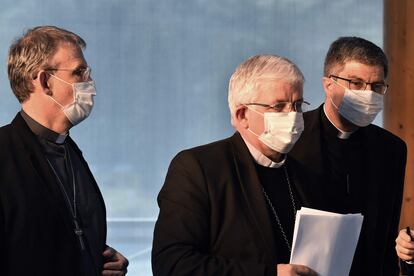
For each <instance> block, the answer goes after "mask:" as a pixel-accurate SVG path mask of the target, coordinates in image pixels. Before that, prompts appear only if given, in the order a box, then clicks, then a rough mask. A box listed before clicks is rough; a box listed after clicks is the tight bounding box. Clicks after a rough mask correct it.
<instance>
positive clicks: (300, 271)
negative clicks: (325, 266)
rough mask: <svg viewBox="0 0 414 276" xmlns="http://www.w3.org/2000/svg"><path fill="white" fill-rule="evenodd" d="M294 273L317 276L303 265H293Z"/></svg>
mask: <svg viewBox="0 0 414 276" xmlns="http://www.w3.org/2000/svg"><path fill="white" fill-rule="evenodd" d="M295 273H297V274H299V275H306V276H317V274H316V272H315V271H313V270H312V269H310V268H309V267H307V266H304V265H295Z"/></svg>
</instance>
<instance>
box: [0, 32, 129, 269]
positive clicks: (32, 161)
mask: <svg viewBox="0 0 414 276" xmlns="http://www.w3.org/2000/svg"><path fill="white" fill-rule="evenodd" d="M85 46H86V44H85V41H84V40H83V39H82V38H81V37H79V36H78V35H76V34H74V33H72V32H69V31H67V30H64V29H60V28H57V27H54V26H40V27H36V28H33V29H30V30H28V31H27V32H26V33H25V34H24V35H23V36H22V37H20V38H18V39H17V40H16V41H15V42H14V43H13V44H12V45H11V47H10V51H9V56H8V74H9V80H10V85H11V88H12V90H13V93H14V94H15V96H16V97H17V99H18V101H19V102H20V103H21V107H22V110H21V111H20V112H18V114H17V115H16V117H15V118H14V120H13V121H12V122H11V124H9V125H6V126H4V127H2V128H0V145H1V147H0V159H1V163H0V248H1V250H0V264H1V265H0V266H1V273H0V274H1V275H10V276H11V275H45V276H56V275H59V276H74V275H76V276H92V275H119V276H122V275H125V273H126V267H127V265H128V261H127V260H126V258H125V257H124V256H122V255H121V254H120V253H119V252H117V251H115V250H114V249H112V248H110V247H109V246H107V245H106V214H105V204H104V201H103V198H102V195H101V193H100V191H99V188H98V185H97V184H96V182H95V179H94V177H93V175H92V173H91V171H90V170H89V167H88V164H87V163H86V161H85V160H84V158H83V157H82V153H81V151H80V150H79V148H78V147H77V145H76V144H75V142H74V141H73V140H72V139H71V138H70V136H69V129H70V128H71V127H73V126H74V125H77V124H78V123H80V122H81V121H83V120H84V119H85V118H86V117H88V115H89V114H90V112H91V110H92V107H93V103H94V101H93V98H94V96H95V95H96V91H95V84H94V82H93V80H92V78H91V76H90V68H89V67H88V64H87V63H86V60H85V58H84V56H83V52H82V49H83V48H85Z"/></svg>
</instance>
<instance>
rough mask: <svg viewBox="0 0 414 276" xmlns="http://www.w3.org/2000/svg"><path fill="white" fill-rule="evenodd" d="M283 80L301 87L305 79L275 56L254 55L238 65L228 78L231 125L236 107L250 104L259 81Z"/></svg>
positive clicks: (290, 64)
mask: <svg viewBox="0 0 414 276" xmlns="http://www.w3.org/2000/svg"><path fill="white" fill-rule="evenodd" d="M263 80H283V81H284V82H287V83H291V84H292V85H300V86H303V83H304V82H305V78H304V77H303V74H302V72H301V71H300V70H299V68H298V67H297V66H296V65H295V64H294V63H293V62H291V61H290V60H288V59H287V58H284V57H280V56H277V55H256V56H253V57H250V58H249V59H247V60H246V61H244V62H243V63H242V64H240V65H239V66H238V67H237V68H236V71H235V72H234V73H233V75H232V76H231V78H230V82H229V95H228V102H229V108H230V112H231V118H232V123H233V116H234V115H235V111H236V109H237V107H239V106H240V105H242V104H246V103H249V102H252V101H254V100H255V98H256V97H257V93H255V91H256V90H257V89H258V86H259V83H260V81H263Z"/></svg>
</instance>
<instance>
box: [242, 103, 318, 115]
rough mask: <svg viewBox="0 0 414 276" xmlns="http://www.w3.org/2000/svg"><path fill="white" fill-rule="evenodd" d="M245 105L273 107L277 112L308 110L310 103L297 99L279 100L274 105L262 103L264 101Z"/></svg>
mask: <svg viewBox="0 0 414 276" xmlns="http://www.w3.org/2000/svg"><path fill="white" fill-rule="evenodd" d="M245 105H257V106H262V107H266V108H268V109H273V110H274V111H275V112H290V111H292V110H293V111H296V112H301V113H302V112H306V111H308V107H309V105H310V103H308V102H307V101H296V102H293V103H292V102H278V103H275V104H273V105H270V104H262V103H248V104H245Z"/></svg>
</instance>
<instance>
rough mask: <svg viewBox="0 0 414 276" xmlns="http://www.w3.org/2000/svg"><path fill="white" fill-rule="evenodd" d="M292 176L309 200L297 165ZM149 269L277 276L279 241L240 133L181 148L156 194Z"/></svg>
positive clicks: (168, 272)
mask: <svg viewBox="0 0 414 276" xmlns="http://www.w3.org/2000/svg"><path fill="white" fill-rule="evenodd" d="M287 166H288V170H289V174H290V177H291V178H292V177H293V183H294V185H295V188H296V191H297V192H298V194H299V197H300V200H301V202H302V204H303V205H305V206H306V205H307V203H306V198H305V197H304V195H303V193H302V190H301V187H300V183H301V180H300V179H298V178H297V176H298V175H300V174H298V173H297V172H298V171H299V170H300V169H299V168H297V167H296V166H295V164H294V162H293V161H291V160H287ZM158 204H159V207H160V214H159V217H158V220H157V222H156V226H155V233H154V241H153V250H152V268H153V273H154V275H155V276H159V275H169V276H172V275H191V276H197V275H200V276H201V275H237V276H243V275H249V276H250V275H269V276H270V275H271V276H274V275H275V269H276V261H275V260H276V256H277V248H274V244H275V242H274V239H275V237H274V233H272V223H274V221H273V220H270V217H269V213H268V210H267V206H266V202H265V199H264V196H263V194H262V190H261V185H260V183H259V179H258V175H257V173H256V168H255V163H254V160H253V158H252V156H251V155H250V152H249V150H248V148H247V146H246V144H245V143H244V141H243V140H242V138H241V136H240V134H239V133H236V134H234V135H233V136H232V137H230V138H228V139H225V140H221V141H218V142H215V143H212V144H208V145H204V146H200V147H196V148H193V149H189V150H185V151H183V152H180V153H179V154H178V155H177V156H176V157H175V158H174V159H173V160H172V162H171V165H170V167H169V170H168V173H167V176H166V179H165V183H164V186H163V187H162V189H161V191H160V193H159V195H158Z"/></svg>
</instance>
